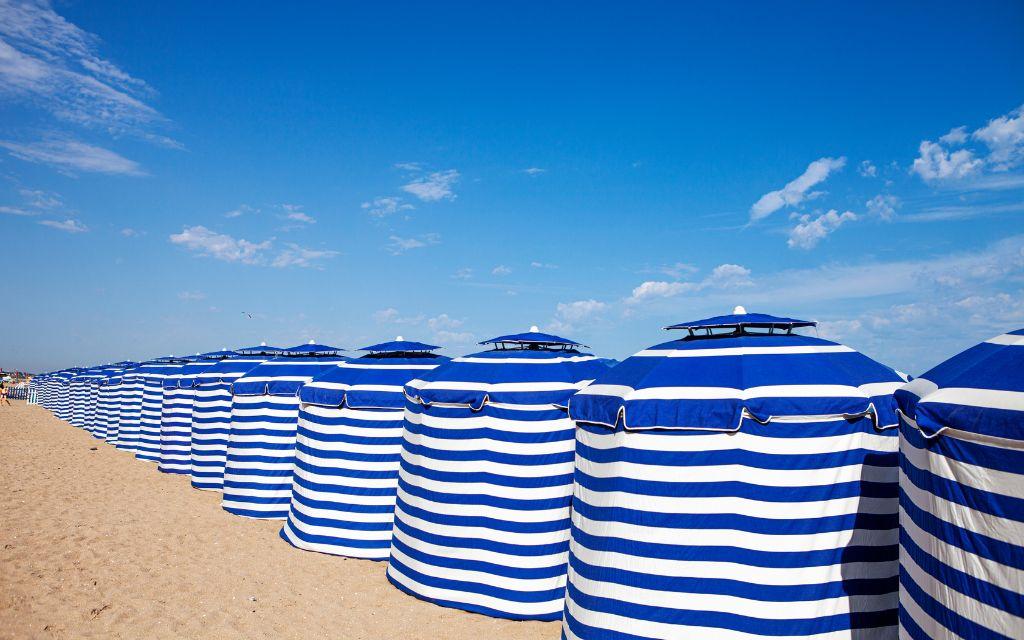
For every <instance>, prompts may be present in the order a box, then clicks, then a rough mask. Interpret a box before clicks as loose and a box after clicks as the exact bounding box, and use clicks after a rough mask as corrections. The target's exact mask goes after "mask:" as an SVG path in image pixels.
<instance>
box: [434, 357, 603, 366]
mask: <svg viewBox="0 0 1024 640" xmlns="http://www.w3.org/2000/svg"><path fill="white" fill-rule="evenodd" d="M591 360H597V357H596V356H565V357H561V358H545V359H543V360H540V359H535V358H516V357H513V356H509V357H508V358H474V357H472V356H463V357H461V358H455V359H454V360H452V362H468V363H472V364H564V363H566V362H589V361H591Z"/></svg>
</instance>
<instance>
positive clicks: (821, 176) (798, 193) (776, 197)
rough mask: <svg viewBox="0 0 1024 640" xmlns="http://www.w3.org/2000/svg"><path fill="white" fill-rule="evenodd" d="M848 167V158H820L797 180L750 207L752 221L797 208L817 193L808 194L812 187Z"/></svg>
mask: <svg viewBox="0 0 1024 640" xmlns="http://www.w3.org/2000/svg"><path fill="white" fill-rule="evenodd" d="M844 166H846V158H845V157H840V158H819V159H817V160H815V161H814V162H812V163H811V164H809V165H807V169H806V170H805V171H804V172H803V173H802V174H801V175H800V176H799V177H797V178H796V179H794V180H792V181H791V182H789V183H788V184H786V186H784V187H783V188H781V189H778V190H777V191H769V192H768V193H766V194H764V195H763V196H761V198H760V199H759V200H758V201H757V202H755V203H754V205H753V206H752V207H750V219H751V221H754V220H760V219H762V218H765V217H767V216H769V215H771V214H772V213H774V212H776V211H778V210H779V209H781V208H782V207H785V206H790V207H795V206H797V205H799V204H800V203H801V202H803V201H804V200H807V199H809V198H812V197H814V196H815V195H816V193H808V191H809V190H810V189H811V187H814V186H815V185H818V184H821V183H822V182H824V181H825V180H826V179H827V178H828V176H829V174H831V173H832V172H833V171H839V170H840V169H842V168H843V167H844Z"/></svg>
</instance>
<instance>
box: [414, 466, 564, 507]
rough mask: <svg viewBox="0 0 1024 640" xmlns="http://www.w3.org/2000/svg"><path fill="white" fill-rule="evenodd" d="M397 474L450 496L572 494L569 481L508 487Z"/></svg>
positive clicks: (520, 497)
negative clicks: (546, 484) (544, 485)
mask: <svg viewBox="0 0 1024 640" xmlns="http://www.w3.org/2000/svg"><path fill="white" fill-rule="evenodd" d="M399 476H400V477H401V478H402V480H404V481H406V482H408V483H409V484H411V485H413V486H414V487H421V488H423V489H426V490H428V491H433V492H435V493H440V494H447V495H451V496H456V495H460V496H479V495H483V496H501V497H502V498H506V499H515V500H552V499H559V498H564V497H566V496H568V495H571V494H572V483H571V482H569V483H567V484H564V485H561V484H558V485H555V486H553V487H509V486H507V485H497V484H490V483H486V482H441V481H439V480H430V479H428V478H424V477H422V476H418V475H415V474H413V473H409V472H407V471H406V470H405V469H402V470H400V471H399Z"/></svg>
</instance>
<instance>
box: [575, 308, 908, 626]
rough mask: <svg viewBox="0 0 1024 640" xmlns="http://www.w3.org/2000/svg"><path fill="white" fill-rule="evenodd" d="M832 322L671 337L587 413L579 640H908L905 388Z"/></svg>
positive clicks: (756, 324) (578, 412)
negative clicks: (902, 522)
mask: <svg viewBox="0 0 1024 640" xmlns="http://www.w3.org/2000/svg"><path fill="white" fill-rule="evenodd" d="M814 324H815V323H813V322H807V321H802V320H796V319H793V318H780V317H774V316H769V315H765V314H757V313H746V311H744V310H743V308H742V307H739V308H737V309H736V310H735V312H734V313H733V314H731V315H727V316H718V317H715V318H708V319H705V320H699V321H696V322H689V323H684V324H679V325H673V326H672V327H668V328H669V329H674V330H678V331H680V332H681V333H682V336H681V338H679V339H676V340H672V341H670V342H665V343H663V344H659V345H657V346H654V347H651V348H649V349H645V350H643V351H640V352H639V353H637V354H635V355H633V356H632V357H630V358H628V359H626V360H625V361H623V362H622V363H621V364H619V365H618V366H616V367H614V368H612V369H610V370H609V371H608V372H607V373H606V374H605V375H603V376H601V377H600V378H598V379H597V380H596V381H595V382H594V383H593V384H592V385H590V386H589V387H587V388H586V389H583V390H582V391H581V392H580V393H578V394H577V395H576V396H574V397H573V398H572V400H571V401H570V403H569V415H570V416H571V417H572V419H573V420H575V421H576V422H577V426H578V429H577V443H576V473H575V483H574V489H573V525H572V538H571V544H570V551H569V581H568V586H567V589H566V599H565V616H564V625H563V633H564V635H565V637H567V638H590V637H601V638H622V639H625V638H629V639H630V640H635V639H638V638H659V639H661V638H666V639H668V638H672V639H676V638H744V639H750V638H758V637H765V638H767V637H772V638H778V637H786V638H798V637H799V638H811V637H813V638H859V637H865V638H867V637H870V638H895V632H896V627H895V625H896V608H897V605H896V602H897V593H896V592H897V578H896V573H897V567H896V552H897V537H898V527H897V468H896V464H897V459H896V458H897V456H896V450H897V430H896V429H895V428H894V427H895V426H896V414H895V403H894V400H893V398H892V392H893V391H894V390H895V389H896V388H897V387H898V386H899V385H900V384H902V382H903V380H902V379H901V378H900V377H899V376H898V375H897V374H896V373H895V372H894V371H893V370H892V369H890V368H888V367H886V366H884V365H881V364H879V363H877V362H875V361H874V360H871V359H870V358H868V357H866V356H864V355H862V354H860V353H858V352H857V351H855V350H853V349H851V348H850V347H847V346H843V345H840V344H836V343H834V342H829V341H828V340H822V339H819V338H814V337H810V336H804V335H799V334H797V333H794V330H795V329H799V328H802V327H812V326H814Z"/></svg>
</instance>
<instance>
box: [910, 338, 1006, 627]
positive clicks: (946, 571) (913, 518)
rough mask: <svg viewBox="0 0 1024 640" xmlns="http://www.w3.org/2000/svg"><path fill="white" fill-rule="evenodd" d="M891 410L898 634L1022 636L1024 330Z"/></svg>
mask: <svg viewBox="0 0 1024 640" xmlns="http://www.w3.org/2000/svg"><path fill="white" fill-rule="evenodd" d="M896 401H897V402H898V404H899V409H900V435H901V438H900V479H899V482H900V525H901V527H900V551H899V560H900V612H899V617H900V632H901V637H902V638H912V639H914V640H917V639H925V638H1020V637H1024V329H1021V330H1017V331H1013V332H1010V333H1007V334H1003V335H1000V336H996V337H994V338H992V339H989V340H987V341H985V342H983V343H981V344H978V345H976V346H974V347H971V348H970V349H967V350H966V351H964V352H962V353H960V354H959V355H956V356H953V357H952V358H950V359H949V360H947V361H945V362H943V363H942V364H940V365H938V366H937V367H935V368H933V369H931V370H930V371H928V372H927V373H925V374H923V375H922V376H921V377H919V378H917V379H916V380H914V381H912V382H910V383H908V384H907V385H905V386H903V387H902V388H901V389H900V390H898V391H897V392H896Z"/></svg>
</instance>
